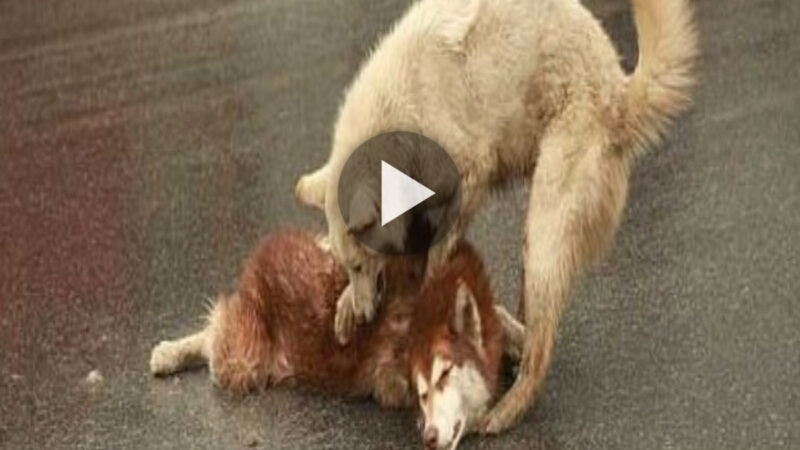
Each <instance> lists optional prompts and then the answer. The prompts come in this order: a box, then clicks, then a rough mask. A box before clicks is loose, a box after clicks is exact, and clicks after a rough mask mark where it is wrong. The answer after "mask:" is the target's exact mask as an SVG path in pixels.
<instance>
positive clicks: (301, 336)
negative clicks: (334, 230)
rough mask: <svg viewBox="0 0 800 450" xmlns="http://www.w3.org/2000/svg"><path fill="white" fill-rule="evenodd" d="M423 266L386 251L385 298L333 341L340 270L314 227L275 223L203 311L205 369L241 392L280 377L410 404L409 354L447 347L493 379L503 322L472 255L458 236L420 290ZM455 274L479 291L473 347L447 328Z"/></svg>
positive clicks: (423, 354)
mask: <svg viewBox="0 0 800 450" xmlns="http://www.w3.org/2000/svg"><path fill="white" fill-rule="evenodd" d="M423 273H424V264H421V263H420V261H419V260H418V259H417V258H413V257H406V258H396V259H395V260H393V261H391V262H390V263H389V264H388V266H387V269H386V276H387V292H386V298H387V301H386V303H385V304H384V305H382V307H381V308H380V310H379V312H378V315H377V317H376V319H375V320H373V321H372V322H370V323H368V324H363V325H362V326H360V327H358V331H357V333H358V335H357V336H356V339H353V340H352V341H351V343H350V344H348V345H346V346H341V345H339V344H338V343H337V340H336V338H335V336H334V331H333V320H334V315H335V312H336V301H337V299H338V298H339V295H340V293H341V292H342V290H343V289H344V288H345V286H346V284H347V278H346V276H345V273H344V272H343V270H342V268H341V267H340V266H339V265H338V264H337V263H336V262H335V260H334V258H333V257H332V255H331V254H330V253H329V252H327V251H326V250H324V249H322V248H321V247H320V246H319V243H318V241H317V239H315V237H314V236H313V235H312V234H310V233H307V232H302V231H292V230H289V231H281V232H278V233H274V234H272V235H271V236H269V237H267V238H265V239H264V240H263V241H262V242H261V243H260V244H259V245H258V247H257V248H256V250H255V252H254V253H253V254H252V255H251V256H250V258H249V259H248V260H247V261H246V262H245V266H244V270H243V273H242V276H241V278H240V280H239V285H238V287H237V290H236V292H235V293H233V294H232V295H229V296H223V297H221V299H220V300H219V301H218V302H217V304H216V305H215V307H214V309H213V311H212V313H211V317H210V321H209V327H208V329H207V330H206V339H207V346H208V356H209V358H210V361H209V366H210V369H211V374H212V377H213V378H214V379H215V381H216V382H217V383H218V384H219V385H220V386H223V387H225V388H229V389H232V390H235V391H239V392H245V391H249V390H252V389H261V388H266V387H268V386H269V385H271V384H274V383H278V382H288V383H292V384H294V383H301V384H304V385H307V386H312V387H317V388H320V389H322V390H324V391H326V392H331V393H337V394H341V395H349V396H366V395H372V396H374V397H375V398H376V399H377V400H378V401H379V402H380V403H381V404H383V405H409V404H411V403H412V401H413V398H414V395H413V394H412V393H411V390H410V383H409V380H408V373H409V372H408V358H409V357H410V358H413V359H414V360H419V359H420V358H421V359H422V360H426V361H427V360H428V359H429V357H432V355H433V354H434V352H443V351H447V352H450V353H448V356H451V357H453V358H454V360H455V362H456V363H459V362H461V361H463V360H464V359H465V358H471V359H474V360H475V361H477V362H478V366H479V367H481V370H483V373H484V375H485V377H486V379H487V384H488V385H489V386H490V387H491V388H492V389H494V387H495V386H496V384H497V375H498V371H499V362H500V356H501V352H502V349H501V342H502V330H501V328H500V325H499V323H498V319H497V317H496V313H495V310H494V308H493V298H492V294H491V291H490V288H489V282H488V279H487V278H486V275H485V273H484V271H483V266H482V263H481V260H480V257H479V256H478V255H477V253H476V252H475V251H474V250H473V249H472V247H470V246H469V245H467V244H465V243H463V244H461V245H460V246H459V248H458V250H457V251H456V252H455V254H454V255H453V258H452V263H451V264H447V265H445V267H444V268H443V269H442V270H441V271H440V272H439V273H438V274H437V275H434V276H433V277H432V278H431V280H430V281H429V285H428V286H427V287H426V288H425V290H424V292H423V293H422V295H420V289H419V285H420V283H421V282H422V279H423V276H422V275H423ZM400 280H402V281H401V282H400ZM409 280H410V281H409ZM461 282H463V283H466V284H467V286H468V287H469V288H470V290H471V291H472V292H473V295H474V296H475V298H476V300H477V304H478V309H479V314H480V318H481V322H482V330H483V342H484V348H483V349H482V350H480V351H479V350H478V349H475V348H472V346H471V345H470V344H468V343H466V342H463V340H458V339H453V337H452V336H451V335H448V326H449V324H450V323H451V318H452V316H453V314H454V306H453V305H454V301H455V293H456V290H457V287H458V285H459V283H461ZM412 319H413V320H412ZM410 334H411V336H409V335H410ZM445 342H447V343H449V344H450V345H447V346H445V345H443V344H444V343H445ZM432 345H436V348H435V349H434V348H431V346H432ZM440 347H441V348H440ZM437 354H439V353H437ZM428 364H429V361H428Z"/></svg>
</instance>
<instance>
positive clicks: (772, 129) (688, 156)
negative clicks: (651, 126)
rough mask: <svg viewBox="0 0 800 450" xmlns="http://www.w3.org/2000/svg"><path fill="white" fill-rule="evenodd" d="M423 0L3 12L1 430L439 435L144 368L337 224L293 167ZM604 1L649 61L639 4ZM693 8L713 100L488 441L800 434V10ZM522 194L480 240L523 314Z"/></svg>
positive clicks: (256, 441) (127, 2)
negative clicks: (541, 382)
mask: <svg viewBox="0 0 800 450" xmlns="http://www.w3.org/2000/svg"><path fill="white" fill-rule="evenodd" d="M406 5H407V2H405V1H397V0H395V1H388V0H380V1H375V0H351V1H343V0H338V1H322V0H313V1H312V0H241V1H237V2H231V1H223V0H173V1H171V2H165V3H162V2H155V1H134V0H120V1H115V2H107V1H101V0H81V1H78V0H67V1H64V0H38V1H35V2H33V1H30V2H25V1H21V0H17V1H5V2H0V152H2V153H0V447H2V448H8V449H40V448H97V449H106V448H176V449H178V448H179V449H183V448H197V449H217V448H243V447H248V446H250V447H256V448H287V449H288V448H302V449H311V448H343V449H344V448H347V449H356V448H380V449H387V448H409V447H418V442H419V441H418V438H417V432H416V428H415V425H414V418H413V415H412V414H411V413H410V412H404V411H390V410H381V409H380V408H378V407H377V406H376V405H375V404H374V403H372V402H370V401H342V400H340V399H332V398H326V397H321V396H319V395H316V394H313V393H308V392H302V391H297V390H289V389H273V390H271V391H269V392H266V393H263V394H259V395H251V396H248V397H246V398H238V397H235V396H233V395H231V394H228V393H226V392H222V391H219V390H217V389H215V388H213V387H212V386H211V385H210V383H209V382H208V379H207V373H206V372H205V371H203V370H201V371H198V372H194V373H187V374H184V375H181V376H180V377H176V378H173V379H166V380H156V379H153V378H151V377H150V376H149V374H148V372H147V361H148V356H149V351H150V348H151V347H152V345H153V344H155V343H156V342H157V341H158V340H160V339H162V338H171V337H176V336H179V335H182V334H185V333H188V332H190V331H191V330H193V329H195V328H196V327H198V326H199V325H200V323H201V321H200V316H201V314H202V313H203V303H204V302H205V301H206V299H207V298H208V297H209V296H211V295H212V294H214V293H215V292H216V291H218V290H221V289H225V288H228V287H230V285H231V283H232V282H233V280H234V277H235V276H236V274H237V272H238V269H239V263H240V261H241V259H242V258H243V257H244V256H245V255H246V253H247V251H248V249H249V248H250V246H251V245H252V244H253V243H254V242H255V241H256V239H257V238H258V236H259V235H261V234H262V233H265V232H268V231H270V230H274V229H276V228H277V227H280V226H283V225H287V224H292V225H302V226H308V227H316V228H318V229H322V227H323V226H324V223H323V219H322V217H321V215H320V214H318V213H317V212H315V211H311V210H307V209H303V208H301V207H299V206H297V205H295V203H294V200H293V198H292V195H291V193H292V189H293V183H294V180H295V178H296V177H297V176H298V175H300V174H301V173H304V172H306V171H308V170H310V169H314V168H316V167H317V166H319V165H320V164H322V162H323V161H324V160H325V159H326V156H327V153H328V148H329V142H330V134H331V129H332V123H333V120H334V117H335V113H336V109H337V106H338V104H339V102H340V101H341V98H342V90H343V88H344V87H345V86H346V84H347V83H348V81H349V80H350V79H351V77H352V76H353V74H354V73H355V72H356V70H357V68H358V64H359V62H360V60H361V59H362V57H363V56H364V55H365V53H366V52H367V51H368V50H369V48H370V47H371V45H372V43H373V41H374V39H375V38H376V37H377V36H379V35H380V34H382V33H383V32H385V31H386V30H387V28H388V27H389V26H390V24H391V23H392V22H393V21H394V20H395V19H396V18H397V17H399V16H400V15H401V14H402V11H403V10H404V9H405V7H406ZM589 5H590V7H591V8H592V9H593V10H594V11H595V12H596V13H597V14H598V16H599V17H601V18H602V20H603V23H604V25H605V26H606V28H607V29H608V30H609V32H610V33H611V35H612V36H613V38H614V40H615V42H616V43H617V45H618V47H619V48H620V49H621V51H622V52H623V54H624V56H625V57H624V61H623V63H624V64H625V65H626V66H628V67H630V66H631V65H632V61H634V60H635V56H634V55H635V45H634V44H633V42H634V34H633V33H634V31H633V27H632V25H631V21H630V17H629V15H628V9H627V8H628V7H627V3H626V2H625V1H621V0H607V1H603V0H592V1H591V2H589ZM697 5H698V8H699V11H698V17H699V21H700V30H701V34H702V47H703V58H702V64H701V68H700V84H699V86H698V89H697V92H696V95H695V106H694V108H693V110H692V111H691V112H690V113H689V114H688V115H687V116H685V117H684V118H683V119H682V120H681V121H680V122H679V123H678V124H677V126H676V127H675V129H674V133H673V134H672V135H671V138H670V140H669V142H668V143H667V144H666V145H665V146H664V147H663V148H662V149H660V150H659V151H658V152H654V153H652V154H651V155H649V156H648V157H646V158H644V159H643V160H642V161H641V162H640V164H638V166H637V168H636V171H635V174H634V176H633V181H632V193H631V198H630V206H629V208H628V211H627V216H626V219H625V221H624V224H623V226H622V228H621V230H620V232H619V234H618V238H617V244H616V246H615V247H614V249H613V250H612V251H611V252H609V255H608V257H607V258H606V259H605V260H604V261H603V262H602V263H601V264H600V265H599V266H598V267H596V268H594V269H593V270H591V271H590V272H589V273H588V275H587V276H586V277H585V278H584V280H583V281H582V282H581V284H580V286H579V287H578V289H577V290H576V292H575V295H574V296H573V302H572V307H571V309H570V310H569V311H568V312H567V314H566V315H565V318H564V321H563V325H562V327H561V329H560V333H559V338H558V347H557V354H556V358H555V362H554V364H553V366H552V369H551V371H550V376H549V378H548V381H547V384H546V387H545V390H544V392H543V394H542V395H541V397H540V398H539V400H538V402H537V403H536V406H535V408H534V409H533V410H532V411H531V412H530V413H529V414H528V415H527V416H526V418H525V420H524V422H523V423H521V424H520V425H519V426H518V427H516V428H515V429H514V430H512V431H510V432H509V433H507V434H505V435H503V436H501V437H498V438H486V439H482V438H470V439H468V440H467V441H466V442H465V445H464V448H534V449H539V448H541V449H562V448H581V449H583V448H618V449H629V448H726V449H733V448H797V447H798V446H800V305H798V297H800V295H799V294H798V292H800V269H799V268H798V267H800V256H798V255H800V231H798V230H800V176H798V173H800V148H798V143H800V127H798V126H797V125H798V117H800V90H798V85H797V78H798V75H799V74H800V39H798V31H797V30H798V28H799V27H800V3H798V2H789V1H781V0H758V1H752V0H733V1H727V2H724V4H723V3H720V2H716V3H714V2H711V1H707V0H703V1H698V2H697ZM524 204H525V192H524V188H522V187H520V188H519V189H517V190H514V191H512V192H509V193H506V194H503V195H499V196H498V197H497V198H496V199H495V200H494V201H493V202H492V203H491V204H490V205H488V207H487V208H486V209H485V210H484V211H483V213H482V215H481V217H480V219H479V220H478V221H477V223H476V224H475V225H474V226H473V228H472V230H471V233H470V234H471V237H472V238H473V239H474V240H475V242H476V243H477V245H478V247H479V248H480V249H481V250H482V251H483V253H484V255H485V256H486V259H487V264H488V266H489V268H490V271H491V275H492V280H493V284H494V286H495V289H496V291H497V292H498V294H499V295H500V297H501V298H502V299H503V301H504V302H505V303H506V304H509V305H511V304H515V302H516V300H517V297H518V294H519V278H520V261H519V257H520V251H519V243H520V240H519V236H520V222H521V217H522V211H523V209H524V208H523V207H524ZM94 370H96V371H99V374H98V373H96V374H95V375H99V377H98V376H94V377H92V378H93V379H94V381H93V382H92V381H88V380H86V378H87V375H88V374H89V373H90V372H92V371H94Z"/></svg>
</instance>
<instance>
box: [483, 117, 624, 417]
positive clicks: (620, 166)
mask: <svg viewBox="0 0 800 450" xmlns="http://www.w3.org/2000/svg"><path fill="white" fill-rule="evenodd" d="M564 117H565V118H566V119H564V121H562V122H561V123H560V124H553V126H552V128H551V130H550V131H549V132H548V134H547V135H546V136H545V138H544V139H543V140H542V142H541V145H540V156H539V159H538V161H537V167H536V171H535V173H534V176H533V184H532V186H531V193H530V203H529V207H528V213H527V223H526V230H525V247H524V255H523V263H524V280H523V281H524V282H523V287H524V299H523V300H524V305H523V306H524V308H523V311H524V321H525V328H526V337H525V344H524V350H523V356H522V362H521V363H520V372H519V375H518V376H517V379H516V381H515V382H514V385H513V386H512V387H511V389H510V390H509V391H508V392H507V393H506V394H505V395H504V396H503V398H502V399H501V400H500V401H499V402H498V403H497V404H496V405H495V406H494V408H493V409H492V410H491V411H490V412H489V414H488V415H487V417H486V421H485V423H484V430H483V431H484V432H487V433H498V432H500V431H503V430H505V429H506V428H508V427H509V426H510V425H512V424H513V423H514V422H516V421H517V420H518V419H519V418H520V417H521V416H522V414H523V413H524V412H525V411H526V410H527V409H528V408H529V407H530V406H531V404H532V403H533V399H534V395H535V394H536V391H537V390H538V389H539V387H540V386H541V385H542V382H543V381H544V378H545V376H546V374H547V370H548V368H549V366H550V362H551V360H552V355H553V344H554V341H555V334H556V329H557V327H558V322H559V319H560V317H561V312H562V310H563V309H564V307H565V305H566V302H567V298H568V295H569V291H570V286H571V284H572V282H573V280H574V279H575V277H576V276H577V274H578V273H579V271H580V269H581V268H583V267H584V266H585V265H586V264H587V263H588V262H590V261H591V260H592V259H594V258H596V257H597V256H599V254H600V253H601V251H602V250H603V248H604V247H605V246H606V245H607V244H608V243H610V241H611V239H612V237H613V235H614V231H615V230H616V228H617V225H618V224H619V219H620V216H621V212H622V209H623V206H624V205H625V199H626V196H627V190H628V165H629V161H628V160H627V156H626V155H625V154H623V153H622V152H617V151H615V149H614V148H612V147H611V144H610V140H609V139H608V138H607V137H606V132H605V131H604V130H603V129H602V127H601V126H599V125H597V124H593V123H591V121H587V122H588V123H581V121H575V120H574V118H575V117H580V116H579V115H578V114H577V113H573V114H567V113H565V114H564Z"/></svg>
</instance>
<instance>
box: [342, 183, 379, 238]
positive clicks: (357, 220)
mask: <svg viewBox="0 0 800 450" xmlns="http://www.w3.org/2000/svg"><path fill="white" fill-rule="evenodd" d="M379 218H380V210H379V209H378V203H377V202H376V201H375V199H374V198H373V196H371V195H369V192H368V191H367V189H365V188H358V189H357V190H356V192H355V193H354V194H353V197H352V198H351V199H350V205H349V208H348V216H347V219H346V222H347V229H348V230H349V231H350V232H351V233H358V232H360V231H364V230H365V229H367V228H368V227H370V226H372V225H373V224H375V223H377V222H378V219H379Z"/></svg>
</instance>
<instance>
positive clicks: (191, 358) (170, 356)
mask: <svg viewBox="0 0 800 450" xmlns="http://www.w3.org/2000/svg"><path fill="white" fill-rule="evenodd" d="M208 333H209V332H208V330H204V331H201V332H199V333H195V334H192V335H190V336H186V337H185V338H182V339H178V340H176V341H161V342H160V343H159V344H158V345H156V346H155V348H153V353H152V354H151V355H150V373H152V374H153V375H169V374H173V373H175V372H180V371H181V370H184V369H188V368H191V367H196V366H200V365H203V364H204V363H205V362H206V361H208V359H209V356H210V355H209V354H208V347H207V345H206V337H207V336H208Z"/></svg>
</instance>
